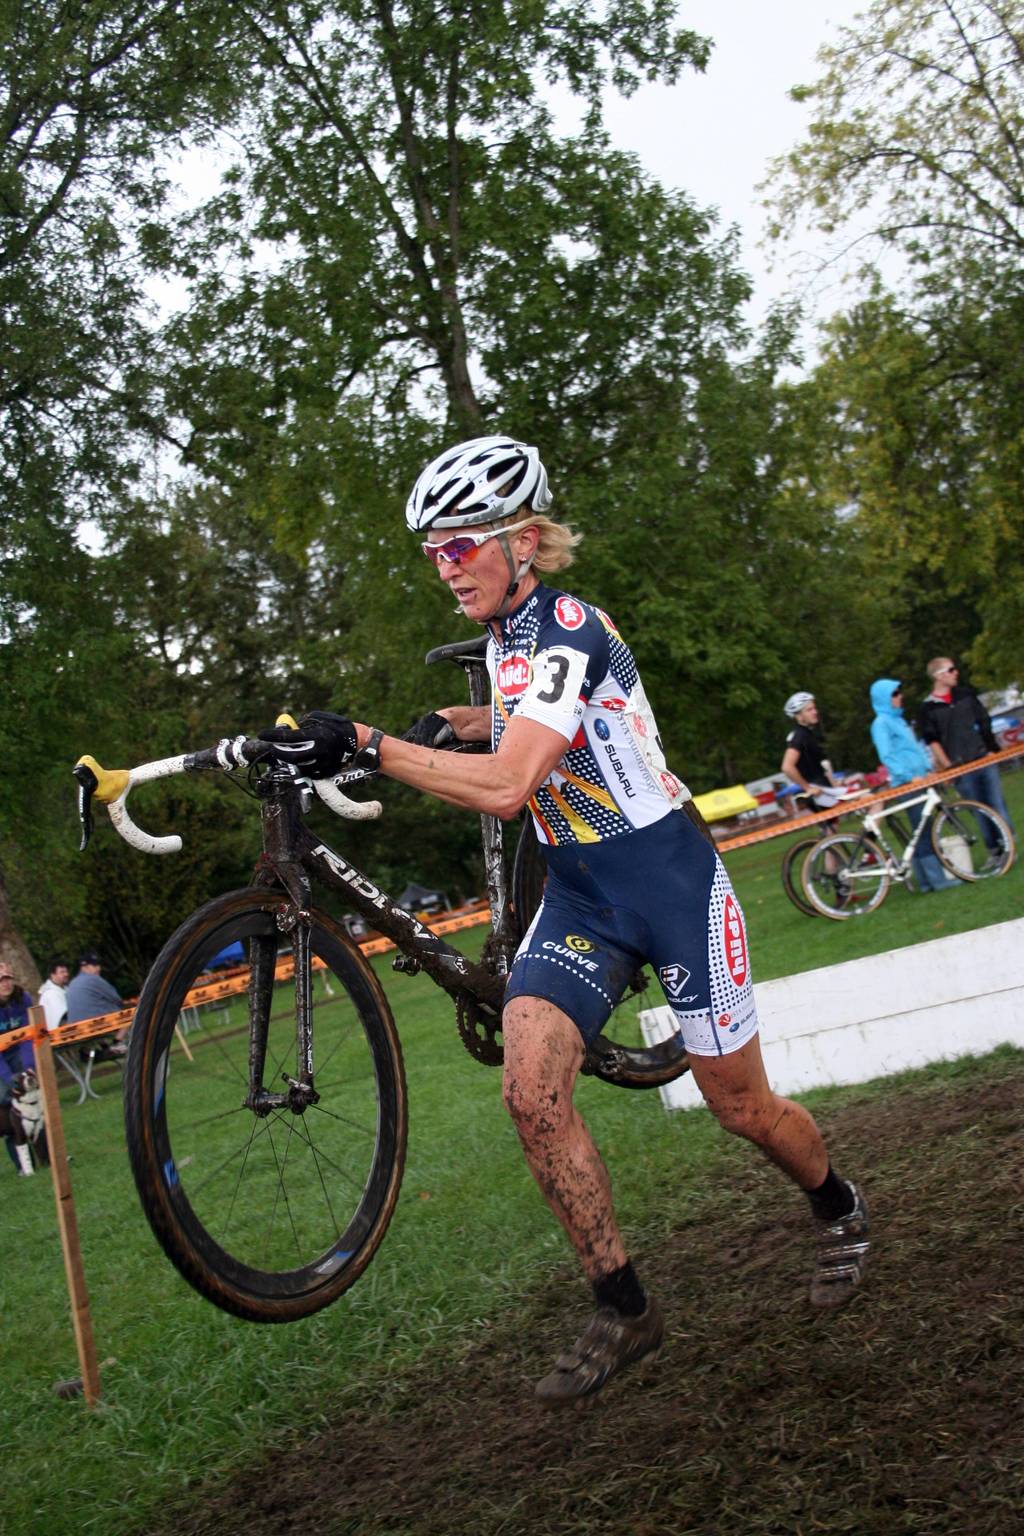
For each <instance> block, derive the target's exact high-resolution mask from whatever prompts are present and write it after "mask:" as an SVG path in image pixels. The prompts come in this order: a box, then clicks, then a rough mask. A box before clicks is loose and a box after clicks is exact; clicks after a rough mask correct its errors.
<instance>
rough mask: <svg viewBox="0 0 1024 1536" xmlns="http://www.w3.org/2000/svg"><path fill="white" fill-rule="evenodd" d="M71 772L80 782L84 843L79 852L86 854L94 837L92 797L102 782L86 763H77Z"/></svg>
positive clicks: (79, 801) (79, 806) (79, 807)
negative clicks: (91, 838)
mask: <svg viewBox="0 0 1024 1536" xmlns="http://www.w3.org/2000/svg"><path fill="white" fill-rule="evenodd" d="M71 771H72V773H73V774H74V776H75V778H76V779H77V780H78V819H79V821H80V822H81V823H82V841H81V842H80V843H79V845H78V851H79V853H84V852H85V850H86V848H87V847H88V846H89V839H90V837H91V836H92V797H93V795H94V794H95V793H96V790H97V789H98V788H99V782H100V781H99V779H98V778H97V777H96V775H95V774H94V773H93V771H92V769H91V768H90V767H89V766H88V764H86V763H76V764H75V766H74V768H72V770H71Z"/></svg>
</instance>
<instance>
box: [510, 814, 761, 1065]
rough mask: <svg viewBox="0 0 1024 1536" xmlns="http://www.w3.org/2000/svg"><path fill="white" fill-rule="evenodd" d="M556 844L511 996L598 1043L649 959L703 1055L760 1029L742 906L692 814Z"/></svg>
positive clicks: (730, 1047) (742, 1041)
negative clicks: (558, 1012) (533, 1003)
mask: <svg viewBox="0 0 1024 1536" xmlns="http://www.w3.org/2000/svg"><path fill="white" fill-rule="evenodd" d="M546 853H547V863H548V878H547V884H546V886H545V890H544V899H543V901H542V902H541V905H540V907H539V908H538V910H537V915H536V917H535V918H534V920H533V922H532V923H531V925H530V928H529V931H528V932H527V933H526V935H525V937H524V938H523V941H522V943H521V945H520V946H519V951H518V953H517V955H516V958H515V962H514V964H513V967H512V971H511V974H510V976H509V983H508V988H507V990H506V993H505V1000H506V1002H508V1001H509V1000H510V999H512V998H514V997H540V998H544V999H545V1000H546V1001H547V1002H550V1003H553V1004H554V1005H555V1007H557V1008H560V1009H562V1011H563V1012H564V1013H567V1014H568V1015H569V1017H570V1018H571V1019H572V1020H573V1022H574V1023H575V1025H576V1027H577V1029H578V1030H579V1032H580V1034H581V1035H582V1036H583V1039H584V1040H585V1041H587V1042H589V1041H591V1040H593V1039H594V1038H595V1037H596V1036H597V1035H599V1034H600V1033H601V1031H602V1029H603V1028H604V1026H605V1024H606V1023H607V1022H608V1017H609V1015H610V1013H611V1011H612V1009H613V1008H614V1007H615V1005H616V1003H617V1002H618V1001H619V999H620V998H621V997H622V995H623V993H624V991H625V989H626V987H627V986H628V984H629V982H630V980H631V978H632V977H633V976H634V975H635V974H636V972H637V970H639V968H640V967H641V966H642V965H644V964H645V963H649V964H650V965H652V966H653V967H654V970H655V972H656V973H657V976H658V979H659V981H660V982H661V986H662V990H663V992H664V994H665V999H666V1001H667V1003H668V1005H669V1007H670V1008H671V1010H672V1012H673V1014H674V1015H675V1019H676V1023H677V1025H678V1027H679V1031H680V1033H681V1035H682V1037H683V1041H684V1043H685V1045H686V1049H687V1050H688V1051H690V1052H692V1053H693V1054H694V1055H696V1056H724V1055H727V1054H729V1053H730V1052H732V1051H737V1050H739V1048H740V1047H741V1046H743V1045H746V1043H747V1041H748V1040H750V1039H751V1038H752V1036H753V1035H755V1034H756V1033H757V1027H758V1026H757V1009H756V1007H755V1003H754V989H753V982H752V980H751V975H750V957H749V953H748V949H747V935H746V928H745V925H744V922H743V914H742V912H741V911H740V906H739V902H738V901H737V900H736V897H735V896H734V894H733V890H732V886H731V884H730V883H729V877H728V875H727V874H726V872H725V867H724V865H723V864H722V861H721V860H720V859H719V857H718V855H717V853H716V852H715V850H714V848H712V846H711V844H710V843H708V842H707V841H706V839H705V838H704V837H702V836H701V834H700V832H698V830H697V829H696V827H694V826H693V824H692V822H690V821H689V819H688V818H687V817H686V816H684V815H683V814H682V813H681V812H679V811H669V812H668V813H667V814H666V815H665V816H663V817H662V819H661V820H660V821H656V822H653V823H652V824H651V825H649V826H646V827H642V828H640V829H638V830H636V831H633V832H631V833H629V834H627V835H626V836H624V837H613V838H610V839H608V840H607V841H602V842H598V843H575V844H565V845H562V846H557V847H548V848H547V850H546Z"/></svg>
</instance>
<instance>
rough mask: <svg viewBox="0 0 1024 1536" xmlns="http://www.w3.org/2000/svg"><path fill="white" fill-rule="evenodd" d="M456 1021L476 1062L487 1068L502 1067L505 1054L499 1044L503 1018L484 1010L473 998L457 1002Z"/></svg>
mask: <svg viewBox="0 0 1024 1536" xmlns="http://www.w3.org/2000/svg"><path fill="white" fill-rule="evenodd" d="M455 1020H456V1023H457V1024H458V1027H459V1035H460V1037H461V1040H462V1043H463V1045H464V1046H465V1047H466V1050H467V1051H468V1052H469V1054H470V1055H471V1056H472V1057H473V1058H474V1060H475V1061H482V1062H483V1064H484V1066H485V1067H500V1066H501V1064H502V1062H503V1061H504V1060H505V1052H504V1051H503V1050H502V1048H501V1046H500V1045H499V1044H498V1041H497V1039H496V1038H495V1037H496V1036H497V1035H500V1034H501V1016H500V1015H498V1014H492V1013H490V1012H489V1011H488V1010H486V1009H484V1008H482V1007H481V1006H480V1004H479V1003H478V1002H477V1001H476V999H475V998H473V997H460V998H457V999H456V1002H455Z"/></svg>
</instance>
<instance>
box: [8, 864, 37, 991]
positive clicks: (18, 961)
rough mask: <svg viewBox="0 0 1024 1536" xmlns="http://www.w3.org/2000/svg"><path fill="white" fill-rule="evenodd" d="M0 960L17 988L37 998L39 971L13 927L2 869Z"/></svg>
mask: <svg viewBox="0 0 1024 1536" xmlns="http://www.w3.org/2000/svg"><path fill="white" fill-rule="evenodd" d="M0 960H3V961H4V962H5V963H6V964H7V965H9V966H10V968H11V970H12V971H13V972H14V979H15V981H16V982H17V983H18V985H19V986H21V987H26V988H27V989H28V991H29V992H31V993H32V995H33V997H36V996H38V994H39V982H40V976H39V969H38V967H37V965H36V963H35V961H34V960H33V959H32V956H31V955H30V954H29V952H28V949H27V948H26V946H25V942H24V940H23V939H22V937H21V934H20V933H19V932H18V930H17V929H16V928H15V926H14V919H13V918H12V916H11V904H10V902H9V900H8V899H7V882H6V881H5V879H4V872H3V869H0Z"/></svg>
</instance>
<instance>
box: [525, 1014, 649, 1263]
mask: <svg viewBox="0 0 1024 1536" xmlns="http://www.w3.org/2000/svg"><path fill="white" fill-rule="evenodd" d="M502 1037H503V1041H504V1048H505V1080H504V1096H505V1105H506V1108H507V1109H508V1112H509V1114H510V1115H511V1117H512V1121H513V1124H514V1125H515V1128H516V1131H517V1132H518V1135H519V1140H520V1142H521V1144H522V1148H523V1151H524V1153H525V1155H526V1161H527V1163H528V1164H529V1167H530V1171H531V1173H532V1174H533V1176H534V1178H535V1179H536V1181H537V1184H538V1186H539V1187H540V1191H541V1193H542V1194H543V1196H544V1198H545V1200H546V1201H547V1202H548V1205H549V1206H550V1207H551V1209H552V1211H554V1213H555V1215H556V1216H557V1217H558V1220H559V1221H560V1222H561V1224H562V1226H563V1227H564V1228H565V1231H566V1233H567V1234H568V1236H569V1239H570V1241H571V1243H572V1245H573V1247H574V1248H575V1249H576V1252H577V1254H578V1255H579V1259H580V1263H581V1264H582V1266H583V1269H584V1272H585V1273H586V1275H587V1276H588V1278H589V1279H591V1280H594V1279H596V1278H598V1277H599V1276H601V1275H606V1274H608V1273H609V1271H611V1270H613V1269H617V1268H618V1267H619V1266H620V1265H622V1264H624V1263H625V1262H626V1250H625V1248H624V1247H623V1244H622V1238H621V1237H620V1235H619V1229H618V1226H617V1224H616V1221H615V1212H614V1210H613V1209H612V1191H611V1183H610V1181H609V1178H608V1172H607V1169H606V1168H605V1166H604V1163H603V1162H602V1160H601V1156H600V1153H599V1152H598V1150H597V1148H596V1147H595V1145H594V1143H593V1141H592V1140H591V1136H590V1132H589V1131H588V1130H587V1127H586V1125H585V1124H584V1122H583V1120H582V1118H581V1117H580V1115H579V1114H577V1112H576V1109H575V1107H574V1105H573V1102H572V1091H573V1085H574V1083H575V1081H576V1075H577V1073H578V1072H579V1069H580V1066H581V1064H582V1062H583V1043H582V1041H581V1039H580V1036H579V1031H578V1030H577V1028H576V1026H575V1024H574V1023H573V1022H572V1020H571V1019H570V1018H569V1017H568V1016H567V1015H566V1014H564V1013H563V1012H562V1011H561V1009H559V1008H555V1007H554V1006H553V1004H551V1003H547V1002H544V1001H542V1000H541V999H539V998H533V997H518V998H516V999H514V1001H513V1002H511V1003H509V1005H508V1007H507V1008H506V1009H505V1012H504V1015H503V1019H502Z"/></svg>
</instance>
